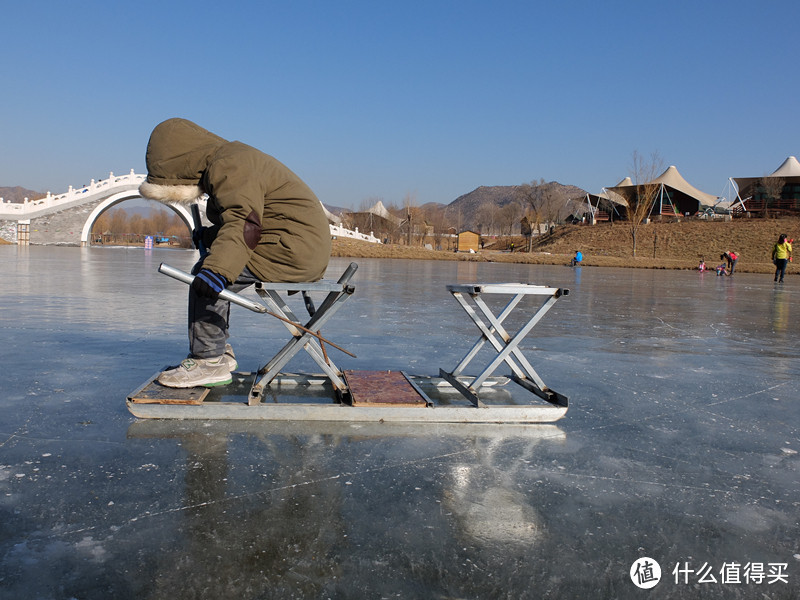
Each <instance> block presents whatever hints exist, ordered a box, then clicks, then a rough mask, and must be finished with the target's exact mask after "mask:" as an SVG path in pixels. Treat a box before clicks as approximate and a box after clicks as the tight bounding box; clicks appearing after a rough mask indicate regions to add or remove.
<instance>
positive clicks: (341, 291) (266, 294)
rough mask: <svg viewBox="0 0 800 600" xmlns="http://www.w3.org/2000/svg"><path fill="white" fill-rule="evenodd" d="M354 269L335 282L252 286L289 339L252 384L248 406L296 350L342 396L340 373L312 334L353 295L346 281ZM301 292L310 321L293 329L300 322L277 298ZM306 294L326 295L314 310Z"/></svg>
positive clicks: (349, 268) (343, 384)
mask: <svg viewBox="0 0 800 600" xmlns="http://www.w3.org/2000/svg"><path fill="white" fill-rule="evenodd" d="M356 269H358V265H357V264H356V263H350V266H349V267H347V269H346V270H345V272H344V273H343V274H342V276H341V277H340V278H339V280H338V281H337V282H335V283H334V282H330V281H320V282H317V283H303V284H299V285H298V284H296V283H283V284H275V283H270V284H260V285H258V286H256V293H258V295H259V296H261V299H262V300H263V301H264V303H265V304H266V305H267V306H268V307H269V308H270V309H271V310H272V312H274V313H276V314H278V315H279V316H281V317H283V321H282V322H283V324H284V325H285V326H286V329H288V330H289V333H291V334H292V339H291V340H290V341H289V342H288V343H287V344H286V345H285V346H284V347H283V348H282V349H281V350H280V351H279V352H278V353H277V354H276V355H275V356H274V357H273V358H272V359H271V360H270V361H269V362H268V363H267V364H266V365H265V366H264V367H263V368H262V369H261V370H260V371H259V372H258V373H259V375H260V377H259V379H258V380H257V381H256V382H255V384H253V389H252V390H251V391H250V398H249V404H250V405H254V404H258V403H259V402H260V401H261V397H262V395H263V393H264V386H266V385H269V384H270V383H271V382H272V381H273V380H274V379H275V377H277V376H278V374H279V373H280V372H281V369H283V367H285V366H286V364H287V363H288V362H289V361H290V360H291V359H292V357H293V356H294V355H295V354H297V353H298V352H299V351H300V349H303V350H305V351H306V352H307V353H308V355H309V356H310V357H311V358H312V359H314V362H316V363H317V364H318V365H319V367H320V368H321V369H322V371H323V373H325V375H326V376H327V377H328V379H330V381H331V384H332V385H333V387H334V389H335V390H336V391H337V392H338V393H340V394H343V393H345V392H346V391H347V384H346V383H345V382H344V381H343V379H342V372H341V370H339V368H338V367H337V366H336V365H335V364H333V361H331V359H330V357H329V356H328V354H327V352H326V351H325V348H324V347H323V346H322V343H321V342H320V341H319V340H318V339H317V338H316V337H315V336H314V333H319V330H320V328H321V327H322V326H323V325H324V324H325V323H327V322H328V321H329V320H330V319H331V318H332V317H333V316H334V315H335V314H336V313H337V312H338V311H339V309H340V308H341V307H342V305H343V303H344V302H345V300H347V299H348V298H349V297H350V296H351V295H352V294H353V292H354V291H355V287H353V286H352V285H350V283H349V282H350V279H351V278H352V277H353V274H354V273H355V272H356ZM295 291H301V292H303V294H304V298H305V300H306V307H307V308H309V312H310V313H312V314H311V318H310V319H309V320H308V322H307V323H305V325H304V326H303V329H302V330H301V329H299V328H298V327H297V326H296V325H300V324H301V321H300V319H299V318H298V317H297V316H296V315H295V313H294V312H293V311H292V309H291V308H290V307H289V305H288V304H287V303H286V302H285V301H284V299H283V298H282V297H281V293H284V292H295ZM308 292H327V293H328V295H327V296H326V297H325V300H324V301H323V302H322V304H321V305H320V306H319V308H317V309H314V308H313V304H310V305H309V302H310V300H309V299H308V297H307V296H305V294H307V293H308Z"/></svg>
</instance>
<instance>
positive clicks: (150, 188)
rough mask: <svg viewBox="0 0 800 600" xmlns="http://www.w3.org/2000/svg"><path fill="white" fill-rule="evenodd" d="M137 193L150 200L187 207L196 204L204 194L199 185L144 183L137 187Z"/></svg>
mask: <svg viewBox="0 0 800 600" xmlns="http://www.w3.org/2000/svg"><path fill="white" fill-rule="evenodd" d="M139 193H140V194H141V195H142V197H144V198H149V199H150V200H158V201H159V202H167V203H172V204H185V205H187V206H188V205H191V204H194V203H195V202H197V200H198V199H199V198H200V196H202V195H203V193H204V192H203V188H201V187H200V186H199V185H162V184H160V183H148V182H147V181H145V182H144V183H143V184H142V185H140V186H139Z"/></svg>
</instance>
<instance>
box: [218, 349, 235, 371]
mask: <svg viewBox="0 0 800 600" xmlns="http://www.w3.org/2000/svg"><path fill="white" fill-rule="evenodd" d="M222 358H223V359H224V360H225V363H226V364H227V365H228V371H235V370H236V369H238V368H239V363H238V362H236V355H235V354H234V353H233V348H231V345H230V344H225V354H223V355H222Z"/></svg>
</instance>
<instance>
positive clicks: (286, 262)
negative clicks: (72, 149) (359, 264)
mask: <svg viewBox="0 0 800 600" xmlns="http://www.w3.org/2000/svg"><path fill="white" fill-rule="evenodd" d="M145 158H146V162H147V180H146V181H145V182H144V183H143V184H142V185H141V186H140V188H139V190H140V192H141V194H142V196H144V197H145V198H152V199H154V200H160V201H162V202H167V203H187V204H191V203H192V202H194V201H195V200H197V198H198V197H199V196H201V195H202V194H203V193H206V194H208V202H207V203H206V217H207V219H208V220H209V221H210V222H211V223H212V224H213V225H214V226H215V227H212V228H210V231H211V232H212V233H210V234H209V236H208V237H207V239H205V240H204V241H205V242H206V247H207V249H208V250H209V254H208V255H207V256H206V257H205V258H204V259H203V266H204V267H205V268H207V269H209V270H211V271H213V272H214V273H217V274H218V275H222V276H223V277H225V278H226V279H228V281H235V280H236V278H237V277H238V276H239V274H240V273H241V272H242V269H243V268H244V267H245V266H247V267H248V268H249V269H250V271H251V272H252V273H253V274H254V275H255V276H256V277H258V278H259V279H261V280H262V281H316V280H317V279H319V278H320V277H322V275H323V274H324V272H325V268H326V267H327V264H328V257H329V256H330V243H331V242H330V239H331V236H330V229H329V227H328V220H327V218H326V217H325V213H324V212H323V210H322V205H321V204H320V202H319V200H318V199H317V197H316V196H315V195H314V192H312V191H311V189H310V188H309V187H308V186H307V185H306V184H305V183H304V182H303V181H302V180H301V179H300V178H299V177H298V176H297V175H295V174H294V173H293V172H292V171H290V170H289V169H288V168H287V167H286V166H285V165H283V164H282V163H281V162H279V161H278V160H277V159H275V158H273V157H272V156H269V155H268V154H265V153H263V152H261V151H260V150H256V149H255V148H253V147H252V146H248V145H247V144H243V143H242V142H237V141H233V142H230V141H227V140H225V139H223V138H221V137H219V136H218V135H215V134H213V133H211V132H210V131H206V130H205V129H203V128H202V127H200V126H199V125H196V124H194V123H192V122H191V121H187V120H186V119H168V120H166V121H164V122H163V123H159V124H158V125H156V127H155V129H153V132H152V133H151V134H150V141H149V142H148V144H147V154H146V157H145Z"/></svg>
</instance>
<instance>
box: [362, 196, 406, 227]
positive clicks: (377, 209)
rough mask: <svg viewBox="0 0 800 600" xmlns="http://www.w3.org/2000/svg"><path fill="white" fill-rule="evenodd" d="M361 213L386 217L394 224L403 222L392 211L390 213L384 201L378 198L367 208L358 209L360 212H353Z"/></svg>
mask: <svg viewBox="0 0 800 600" xmlns="http://www.w3.org/2000/svg"><path fill="white" fill-rule="evenodd" d="M359 213H366V214H370V215H375V216H376V217H381V218H382V219H386V220H387V221H389V222H390V223H392V224H394V225H400V223H402V222H403V220H402V219H401V218H399V217H395V216H394V215H393V214H392V213H390V212H389V211H388V210H387V208H386V207H385V206H384V205H383V202H381V201H380V200H378V201H377V202H376V203H375V204H373V205H372V206H371V207H369V208H368V209H367V210H364V211H358V212H356V213H353V214H359Z"/></svg>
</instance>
